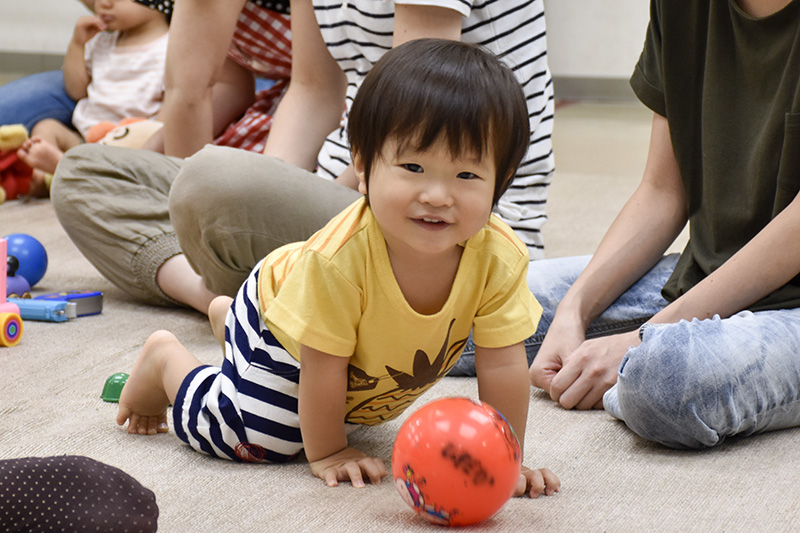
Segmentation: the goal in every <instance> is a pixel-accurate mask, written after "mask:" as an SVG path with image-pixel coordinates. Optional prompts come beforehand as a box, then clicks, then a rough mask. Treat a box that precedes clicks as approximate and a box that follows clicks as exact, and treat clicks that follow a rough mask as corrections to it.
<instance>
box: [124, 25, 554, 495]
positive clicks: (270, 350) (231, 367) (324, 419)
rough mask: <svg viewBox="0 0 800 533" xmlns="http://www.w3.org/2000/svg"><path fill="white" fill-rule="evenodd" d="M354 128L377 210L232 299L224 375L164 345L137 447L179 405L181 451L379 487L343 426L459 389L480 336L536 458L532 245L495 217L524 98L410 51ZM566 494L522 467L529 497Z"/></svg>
mask: <svg viewBox="0 0 800 533" xmlns="http://www.w3.org/2000/svg"><path fill="white" fill-rule="evenodd" d="M348 128H349V139H350V142H351V149H352V155H353V163H354V170H355V173H356V176H357V178H358V181H359V190H360V191H361V192H362V193H363V194H364V197H362V198H360V199H358V200H357V201H356V202H354V203H353V204H351V205H350V206H349V207H348V208H346V209H345V210H344V211H343V212H342V213H340V214H339V215H338V216H336V217H335V218H334V219H333V220H331V221H330V222H329V223H328V224H327V225H326V226H325V227H324V228H322V229H321V230H320V231H319V232H317V233H316V234H314V235H313V236H312V237H311V238H310V239H309V240H308V241H305V242H299V243H294V244H289V245H286V246H284V247H282V248H279V249H277V250H275V251H274V252H272V253H271V254H269V255H268V256H267V257H266V258H265V259H264V260H263V261H261V262H260V263H259V264H258V265H257V266H256V268H255V269H254V270H253V272H252V273H251V275H250V276H249V277H248V279H247V280H246V281H245V283H244V284H243V286H242V288H241V289H240V291H239V293H238V294H237V295H236V298H234V299H233V300H232V299H231V298H229V297H225V296H221V297H218V298H216V299H215V300H214V301H213V302H212V303H211V306H210V307H209V318H210V321H211V324H212V329H213V330H214V333H215V335H216V336H217V338H218V339H220V341H221V342H224V346H225V360H224V362H223V364H222V367H221V368H218V367H212V366H204V365H201V363H200V362H199V361H198V360H197V359H196V358H195V357H194V356H193V355H192V354H191V353H189V352H188V350H187V349H186V348H185V347H183V345H181V344H180V342H179V341H178V340H177V339H176V338H175V337H174V336H173V335H172V334H171V333H168V332H163V331H162V332H156V333H154V334H153V335H152V336H151V337H150V338H149V339H148V341H147V342H146V343H145V346H144V348H143V350H142V353H141V354H140V355H139V358H138V360H137V361H136V363H135V365H134V368H133V370H132V372H131V375H130V378H129V381H128V383H127V384H126V385H125V387H124V389H123V391H122V397H121V398H120V403H119V413H118V415H117V423H119V424H124V423H125V421H128V432H130V433H139V434H155V433H159V432H165V431H167V422H166V420H167V414H166V410H167V407H168V405H169V404H170V403H172V404H173V406H174V407H173V410H172V413H173V424H174V427H175V430H176V432H177V434H178V436H179V437H180V438H181V439H183V440H184V441H186V442H187V443H188V444H189V445H190V446H192V447H193V448H195V449H196V450H198V451H201V452H204V453H207V454H210V455H214V456H217V457H223V458H228V459H232V460H239V461H270V462H278V461H287V460H290V459H292V458H293V457H295V456H296V455H297V454H298V453H299V452H300V451H301V450H304V451H305V454H306V457H307V458H308V461H309V463H310V466H311V471H312V473H313V474H314V475H316V476H318V477H320V478H321V479H323V480H324V481H325V482H326V483H327V484H328V485H329V486H336V485H337V484H338V482H339V481H345V480H349V481H351V482H352V484H353V485H355V486H359V487H360V486H363V485H364V481H365V480H368V481H370V482H371V483H377V482H379V481H380V480H381V479H382V478H383V477H384V476H386V475H387V471H386V468H385V465H384V464H383V461H382V460H381V459H379V458H375V457H368V456H366V455H365V454H364V453H363V452H361V451H359V450H356V449H354V448H352V447H350V446H348V442H347V433H346V430H345V425H346V423H356V424H367V425H374V424H379V423H381V422H384V421H386V420H390V419H392V418H394V417H396V416H398V415H399V414H400V413H401V412H403V410H405V409H406V408H407V407H408V406H410V405H411V404H412V403H413V402H414V401H415V400H416V399H417V398H418V397H419V396H420V395H422V394H423V393H424V392H425V391H426V390H428V389H429V388H430V387H431V386H432V385H434V384H435V383H436V382H437V381H438V380H439V379H441V378H442V377H443V376H444V375H446V374H447V372H448V370H449V369H450V368H451V367H452V366H453V364H455V362H456V360H457V359H458V357H459V356H460V354H461V352H462V350H463V348H464V345H465V343H466V341H467V337H468V336H469V333H470V331H472V332H473V338H474V340H475V343H476V345H477V348H476V356H475V359H476V366H477V369H478V372H477V374H478V378H477V379H478V387H479V391H480V398H481V400H483V401H486V402H487V403H489V404H490V405H492V406H494V407H495V408H496V409H498V410H499V411H500V412H501V413H502V414H503V415H504V416H505V417H506V418H507V419H508V420H509V422H510V423H511V425H512V427H513V428H514V430H515V432H516V434H517V436H518V438H519V440H520V445H523V442H524V437H525V425H526V421H527V412H528V402H529V382H528V378H527V372H526V369H527V359H526V357H525V349H524V346H523V343H522V341H523V340H524V339H525V338H527V337H528V336H530V335H531V334H532V333H533V332H534V331H535V329H536V324H537V322H538V318H539V316H540V314H541V308H540V306H539V304H538V303H537V302H536V300H535V298H534V297H533V295H532V294H531V292H530V290H529V289H528V287H527V284H526V273H527V268H528V261H529V260H528V252H527V250H526V248H525V245H524V244H523V243H522V242H521V241H520V240H519V238H518V237H517V236H516V235H515V234H514V232H513V231H512V230H511V229H510V228H509V227H508V226H507V225H506V224H505V223H503V222H502V221H501V220H500V219H499V218H497V216H496V215H493V214H492V207H493V205H494V204H495V203H496V202H497V200H498V198H500V196H501V195H502V194H503V192H504V191H505V190H506V189H507V188H508V187H509V185H510V184H511V181H512V180H513V176H514V174H515V171H516V168H517V166H518V165H519V163H520V160H521V159H522V157H523V155H524V154H525V151H526V149H527V145H528V135H529V127H528V115H527V108H526V106H525V99H524V96H523V93H522V90H521V87H520V86H519V83H518V82H517V81H516V79H515V78H514V75H513V74H512V72H511V71H510V70H509V69H508V68H506V67H505V66H504V65H503V64H502V63H500V61H499V60H498V59H497V58H496V57H495V56H494V55H492V54H490V53H487V52H485V51H483V50H482V49H481V48H479V47H478V46H475V45H471V44H465V43H461V42H457V41H450V40H439V39H422V40H417V41H411V42H409V43H406V44H404V45H402V46H399V47H397V48H395V49H392V50H391V51H389V52H387V53H386V55H385V56H383V57H382V58H381V60H380V61H378V62H377V63H376V65H375V67H374V68H373V69H372V70H371V71H370V73H369V75H368V76H367V77H366V79H365V81H364V84H363V86H362V87H361V88H360V90H359V92H358V94H357V96H356V98H355V101H354V103H353V106H352V109H351V111H350V120H349V126H348ZM223 322H224V326H223ZM559 484H560V482H559V480H558V478H557V477H556V476H554V475H553V474H552V473H551V472H550V471H549V470H547V469H539V470H531V469H529V468H526V467H523V469H522V473H521V476H520V480H519V483H518V486H517V490H516V494H523V493H527V494H529V495H530V496H538V495H540V494H543V493H545V494H553V493H554V492H557V491H558V490H559V486H560V485H559Z"/></svg>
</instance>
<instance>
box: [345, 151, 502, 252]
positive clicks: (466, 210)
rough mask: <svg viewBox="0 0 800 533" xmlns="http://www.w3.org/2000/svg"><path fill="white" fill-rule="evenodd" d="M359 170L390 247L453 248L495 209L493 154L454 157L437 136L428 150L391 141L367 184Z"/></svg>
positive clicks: (397, 248) (358, 173)
mask: <svg viewBox="0 0 800 533" xmlns="http://www.w3.org/2000/svg"><path fill="white" fill-rule="evenodd" d="M358 166H359V163H358V160H357V161H356V172H357V175H358V177H359V180H361V181H360V187H359V189H360V190H361V192H362V193H365V194H366V193H368V195H369V203H370V207H371V208H372V211H373V213H374V214H375V218H376V220H377V221H378V224H379V225H380V227H381V231H382V232H383V234H384V237H385V238H386V243H387V246H388V247H389V249H390V250H395V251H400V250H406V251H413V252H414V253H417V254H440V253H447V252H452V251H453V250H455V249H456V247H457V245H458V244H459V243H462V242H464V241H466V240H467V239H469V238H470V237H472V236H474V235H475V234H476V233H477V232H478V231H479V230H480V229H481V228H482V227H483V226H484V225H485V224H486V222H487V220H488V219H489V215H490V214H491V210H492V196H493V193H494V184H495V179H496V176H495V170H494V159H493V157H492V154H491V153H487V154H484V156H483V158H482V159H480V160H479V159H478V158H477V157H474V156H473V155H472V154H461V155H460V156H459V157H457V158H453V156H452V155H451V154H450V151H449V150H448V147H447V144H446V143H445V142H443V141H442V140H439V141H437V142H436V143H435V144H434V145H433V146H431V147H430V148H429V149H428V150H425V151H417V150H414V149H412V148H408V147H407V148H404V149H403V150H401V151H398V145H397V142H396V141H394V140H390V141H388V142H387V143H386V144H385V145H384V147H383V150H382V152H381V156H380V157H377V158H375V160H374V164H373V168H372V171H371V173H370V179H369V186H368V187H367V186H366V185H365V183H364V181H363V172H362V171H361V170H362V169H359V168H358Z"/></svg>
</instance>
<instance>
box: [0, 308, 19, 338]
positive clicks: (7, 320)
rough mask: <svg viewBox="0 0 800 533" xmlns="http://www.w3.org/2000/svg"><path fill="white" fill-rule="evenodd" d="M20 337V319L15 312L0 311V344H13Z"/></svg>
mask: <svg viewBox="0 0 800 533" xmlns="http://www.w3.org/2000/svg"><path fill="white" fill-rule="evenodd" d="M21 337H22V319H21V318H20V317H19V315H18V314H16V313H0V346H15V345H16V344H17V343H18V342H19V340H20V338H21Z"/></svg>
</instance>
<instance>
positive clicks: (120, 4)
mask: <svg viewBox="0 0 800 533" xmlns="http://www.w3.org/2000/svg"><path fill="white" fill-rule="evenodd" d="M94 11H95V15H93V16H92V15H89V16H85V17H81V18H79V19H78V21H77V22H76V23H75V30H74V31H73V35H72V41H71V42H70V44H69V47H68V48H67V53H66V55H65V56H64V87H65V89H66V91H67V94H68V95H69V96H70V97H71V98H72V99H73V100H78V103H77V105H76V107H75V111H74V112H73V114H72V124H73V126H74V127H75V129H72V128H69V127H67V126H65V125H64V124H62V123H61V122H59V121H58V120H55V119H45V120H42V121H40V122H37V123H36V124H35V125H34V126H33V128H32V130H31V138H30V139H29V140H28V141H27V142H26V143H25V144H24V145H23V146H22V147H21V148H20V149H19V150H18V151H17V154H18V155H19V157H20V159H22V160H23V161H25V163H27V164H28V165H29V166H30V167H32V168H33V169H34V175H33V179H32V184H31V187H32V190H31V194H32V195H34V196H43V195H46V192H47V191H46V188H45V187H44V186H43V184H44V180H45V176H46V175H47V174H52V173H53V172H55V170H56V165H58V162H59V160H60V159H61V156H62V155H63V154H64V152H66V151H67V150H69V149H70V148H72V147H73V146H76V145H78V144H80V143H81V142H83V140H84V138H85V137H86V134H87V132H88V131H89V129H90V128H91V127H92V126H94V125H95V124H97V123H99V122H112V123H117V122H119V121H120V120H122V119H125V118H150V117H153V116H155V115H156V114H157V113H158V111H159V109H160V107H161V100H162V94H163V88H164V64H165V61H166V56H167V39H168V30H169V25H168V22H167V15H165V14H164V13H161V12H159V11H157V10H155V9H150V8H148V7H145V6H142V5H140V4H137V3H136V2H133V1H132V0H97V1H96V2H95V3H94ZM76 130H77V131H76Z"/></svg>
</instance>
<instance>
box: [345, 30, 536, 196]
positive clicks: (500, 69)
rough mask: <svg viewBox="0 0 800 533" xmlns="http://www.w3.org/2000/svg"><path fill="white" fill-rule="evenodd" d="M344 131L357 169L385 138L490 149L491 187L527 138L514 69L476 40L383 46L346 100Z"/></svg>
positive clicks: (502, 178) (479, 153) (417, 145)
mask: <svg viewBox="0 0 800 533" xmlns="http://www.w3.org/2000/svg"><path fill="white" fill-rule="evenodd" d="M348 135H349V139H350V143H351V147H352V150H353V153H354V154H358V156H359V157H361V158H362V160H363V161H364V166H365V173H366V176H367V178H368V177H369V174H368V172H369V170H370V168H371V166H372V163H373V162H374V160H375V158H376V157H378V156H379V155H380V153H381V150H382V148H383V146H384V144H385V143H386V141H387V140H388V139H393V140H395V141H396V142H397V144H398V147H400V148H402V149H405V148H410V149H414V150H419V151H424V150H426V149H428V148H430V147H431V146H433V145H434V144H435V143H437V142H439V141H440V140H443V141H444V142H445V143H446V145H447V147H448V149H449V151H450V153H451V155H452V156H453V157H454V158H456V157H463V155H464V154H465V153H468V154H470V155H473V156H476V157H477V158H478V159H481V160H482V159H483V158H484V157H486V154H487V153H491V154H492V156H493V158H494V159H495V163H496V164H495V167H496V170H497V175H496V181H497V183H498V187H497V190H496V194H495V198H494V201H495V203H496V201H497V200H498V199H499V196H500V195H501V194H502V193H503V192H505V190H506V189H507V188H508V186H509V185H510V178H513V173H514V172H515V171H516V168H517V166H519V163H520V161H521V160H522V157H523V156H524V154H525V151H526V150H527V147H528V143H529V141H530V129H529V122H528V111H527V105H526V103H525V97H524V95H523V93H522V88H521V87H520V85H519V82H517V80H516V78H515V77H514V74H513V73H512V72H511V71H510V70H509V69H508V68H507V67H505V66H504V65H503V64H502V63H501V62H500V61H499V60H498V59H497V58H496V57H495V56H494V55H492V54H491V53H489V52H486V51H484V50H483V49H481V48H480V47H478V46H476V45H471V44H467V43H462V42H458V41H449V40H445V39H419V40H416V41H410V42H408V43H405V44H403V45H401V46H399V47H397V48H394V49H392V50H390V51H389V52H387V53H386V54H385V55H384V56H383V58H382V59H381V60H380V61H378V63H376V64H375V66H374V67H373V68H372V70H371V71H370V73H369V74H368V75H367V77H366V78H365V80H364V82H363V84H362V86H361V88H360V89H359V92H358V94H357V95H356V98H355V100H354V102H353V106H352V108H351V110H350V115H349V119H348Z"/></svg>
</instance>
